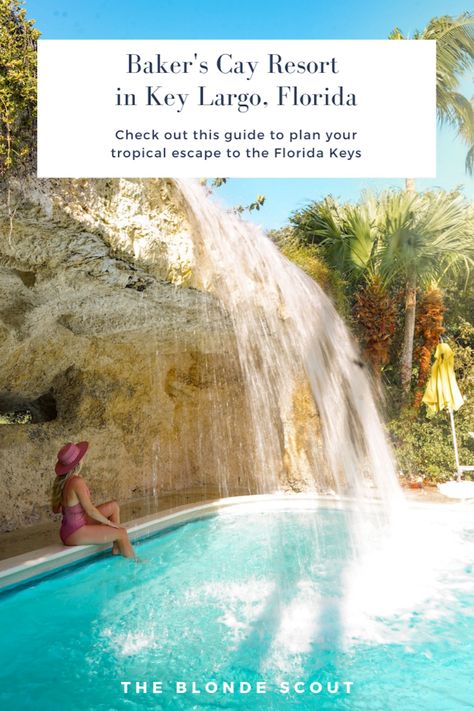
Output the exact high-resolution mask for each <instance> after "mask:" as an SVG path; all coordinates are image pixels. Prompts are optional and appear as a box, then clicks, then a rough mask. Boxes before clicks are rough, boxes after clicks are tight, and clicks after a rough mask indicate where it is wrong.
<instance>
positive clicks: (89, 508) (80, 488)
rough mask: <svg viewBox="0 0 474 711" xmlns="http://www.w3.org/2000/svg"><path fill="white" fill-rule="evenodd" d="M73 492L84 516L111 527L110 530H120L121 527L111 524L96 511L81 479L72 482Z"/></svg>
mask: <svg viewBox="0 0 474 711" xmlns="http://www.w3.org/2000/svg"><path fill="white" fill-rule="evenodd" d="M73 491H74V493H75V494H76V496H77V498H78V499H79V501H80V502H81V506H82V508H83V509H84V511H85V512H86V514H87V515H88V516H90V517H91V518H93V519H94V521H98V522H99V523H104V524H105V525H106V526H111V527H112V528H121V526H118V525H117V524H116V523H112V521H109V519H108V518H106V517H105V516H104V515H103V514H101V513H100V511H99V510H98V509H96V507H95V506H94V504H93V503H92V501H91V497H90V496H89V490H88V488H87V485H86V483H85V481H84V480H83V479H79V477H78V481H76V482H74V484H73Z"/></svg>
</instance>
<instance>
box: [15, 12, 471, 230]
mask: <svg viewBox="0 0 474 711" xmlns="http://www.w3.org/2000/svg"><path fill="white" fill-rule="evenodd" d="M26 7H27V11H28V15H29V17H31V18H34V19H36V21H37V26H38V29H39V30H40V31H41V32H42V35H43V37H44V38H46V39H158V38H159V39H219V38H222V39H280V38H281V39H384V38H386V37H387V35H388V33H389V32H390V30H391V29H392V28H393V27H395V26H399V27H400V28H401V29H402V30H403V32H404V33H412V32H413V31H414V30H415V29H417V28H419V29H421V28H423V27H424V25H425V24H426V22H427V21H428V20H429V19H430V18H431V17H435V16H439V15H458V14H460V13H461V12H463V11H464V10H466V9H467V7H468V5H467V4H466V3H465V2H456V1H455V0H394V2H392V3H390V4H389V5H388V4H385V3H382V2H380V0H378V1H376V0H370V1H368V0H366V1H365V2H364V3H361V2H359V3H356V2H346V1H345V0H340V1H339V2H337V3H332V4H329V3H326V2H324V3H322V2H318V0H304V1H301V0H300V1H298V0H293V2H278V0H275V1H274V2H272V3H269V2H263V1H262V2H255V0H252V2H250V1H249V0H240V1H239V2H232V0H230V1H229V0H220V1H219V2H216V1H213V2H210V1H207V2H206V1H205V0H201V1H199V0H191V1H189V0H179V2H177V1H176V0H134V2H130V1H128V2H124V1H123V0H102V1H100V0H96V1H95V2H94V1H93V0H70V1H69V2H59V1H58V0H26ZM473 81H474V78H473V77H470V78H466V79H465V80H464V81H463V90H464V91H465V93H466V94H467V95H468V96H471V95H472V94H474V83H473ZM388 138H389V137H388ZM465 153H466V149H465V147H464V145H463V144H462V143H461V142H460V141H459V140H458V139H457V138H456V136H455V133H454V132H453V131H452V130H451V129H449V128H443V129H440V130H439V131H438V167H437V178H436V180H420V181H418V187H419V188H427V187H432V186H440V187H444V188H453V187H455V186H460V185H462V186H463V189H464V192H465V194H466V195H467V196H468V197H469V198H471V199H474V179H473V178H469V177H468V176H467V175H466V174H465V172H464V157H465ZM389 185H395V186H401V185H402V182H401V181H397V180H392V181H390V180H367V179H361V180H355V179H346V180H344V179H332V180H329V179H318V180H306V179H305V180H294V179H293V180H285V179H274V180H271V179H239V180H237V179H233V180H230V181H229V183H228V184H227V185H225V186H223V187H222V188H219V191H218V193H217V194H218V196H219V198H220V199H221V200H222V201H224V202H225V203H227V204H230V205H233V204H248V203H250V202H252V201H253V200H254V199H255V196H256V195H257V194H258V193H259V194H263V195H265V196H266V204H265V206H264V208H263V209H262V210H261V211H260V212H259V213H253V214H252V217H251V219H253V220H255V221H256V222H258V223H260V224H262V225H263V226H264V227H267V228H268V227H279V226H281V225H284V224H285V223H286V222H287V220H288V216H289V214H290V213H291V212H292V211H293V210H295V209H297V208H299V207H301V206H303V205H305V204H306V203H307V202H308V201H309V200H312V199H316V198H318V197H322V196H323V195H326V194H328V193H332V194H333V195H336V196H339V197H341V198H342V199H357V197H358V196H359V194H360V191H361V190H362V189H364V188H367V187H371V188H374V189H381V188H383V187H386V186H389Z"/></svg>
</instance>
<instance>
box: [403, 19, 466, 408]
mask: <svg viewBox="0 0 474 711" xmlns="http://www.w3.org/2000/svg"><path fill="white" fill-rule="evenodd" d="M389 38H390V39H395V40H400V39H405V36H404V35H403V33H402V32H401V30H400V29H399V28H398V27H396V28H395V29H394V30H393V31H392V32H391V34H390V35H389ZM413 39H415V40H418V39H420V40H436V107H437V114H438V120H439V123H440V124H441V125H443V124H449V125H451V126H453V127H454V128H455V129H456V131H457V133H458V135H459V136H460V138H461V139H462V140H463V141H464V142H465V143H467V146H468V152H467V155H466V162H465V167H466V171H467V172H468V173H469V174H470V175H472V172H473V169H474V104H473V100H472V99H471V100H469V99H468V98H466V97H465V96H464V95H463V94H461V93H460V92H459V82H460V79H461V77H462V76H463V75H464V74H465V73H466V72H469V70H470V69H472V67H473V66H474V17H473V15H472V14H471V13H469V12H465V13H463V14H462V15H459V17H449V16H447V15H445V16H443V17H435V18H433V19H432V20H430V21H429V22H428V24H427V25H426V27H425V29H424V30H422V31H421V32H418V31H417V32H415V33H414V35H413ZM405 187H406V190H407V192H409V193H414V192H415V180H414V179H413V178H407V179H406V181H405ZM408 277H409V278H408V281H407V284H406V296H405V336H404V339H403V351H402V356H401V378H402V387H403V390H404V392H405V394H406V395H407V394H408V393H409V391H410V384H411V371H412V362H413V341H414V336H415V312H416V286H415V287H414V284H416V275H415V274H414V273H413V271H411V272H410V273H409V274H408Z"/></svg>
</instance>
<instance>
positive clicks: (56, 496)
mask: <svg viewBox="0 0 474 711" xmlns="http://www.w3.org/2000/svg"><path fill="white" fill-rule="evenodd" d="M81 469H82V459H81V461H80V462H79V464H76V466H75V467H74V469H71V471H70V472H67V473H66V474H63V475H62V476H56V479H55V480H54V484H53V491H52V494H51V505H52V507H53V511H55V510H57V509H58V508H59V506H60V504H61V503H62V500H63V492H64V487H65V486H66V482H67V481H69V479H72V477H73V476H76V474H79V472H80V471H81Z"/></svg>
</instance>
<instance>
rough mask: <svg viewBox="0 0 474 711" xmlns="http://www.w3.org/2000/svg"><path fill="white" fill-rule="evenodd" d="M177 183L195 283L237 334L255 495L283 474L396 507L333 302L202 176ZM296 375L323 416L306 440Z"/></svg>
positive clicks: (370, 404)
mask: <svg viewBox="0 0 474 711" xmlns="http://www.w3.org/2000/svg"><path fill="white" fill-rule="evenodd" d="M176 182H177V185H178V187H179V190H180V192H181V193H182V195H183V196H184V199H185V209H186V211H187V213H188V218H189V221H190V223H191V226H192V231H193V240H194V244H195V249H196V260H195V261H196V264H195V270H196V273H195V275H194V276H195V283H196V284H197V285H198V286H199V287H200V288H202V289H204V290H206V291H209V292H211V293H213V294H215V296H216V297H217V298H218V300H219V301H220V303H221V305H222V306H223V308H224V309H225V311H226V313H227V315H228V317H229V319H230V321H231V324H232V329H233V332H234V333H235V338H236V346H237V351H238V358H239V364H240V369H241V373H242V380H243V387H244V390H245V394H246V400H247V402H248V407H247V412H245V413H243V416H245V417H247V418H249V422H250V430H251V432H252V436H253V442H252V454H253V460H252V469H253V475H254V477H255V481H256V488H257V491H256V492H255V491H253V492H252V493H273V492H276V491H278V490H279V489H280V485H281V480H282V479H283V480H285V477H287V478H288V476H289V477H290V478H293V479H294V480H296V481H298V480H299V481H300V482H304V483H305V484H306V488H307V489H311V488H312V489H313V491H317V492H323V493H326V492H328V491H334V492H336V493H338V494H341V495H349V496H351V497H355V498H356V499H363V498H366V497H370V498H373V497H376V498H378V499H380V500H382V501H383V502H384V503H385V511H386V512H387V511H389V510H392V509H393V507H394V505H395V504H396V503H400V501H401V495H400V489H399V486H398V482H397V479H396V474H395V470H394V464H393V460H392V456H391V452H390V448H389V446H388V444H387V441H386V437H385V432H384V428H383V425H382V423H381V421H380V418H379V416H378V413H377V410H376V407H375V404H374V399H373V396H372V392H371V386H370V383H369V379H368V377H367V375H366V369H365V368H363V367H361V364H360V359H359V354H358V352H357V349H356V347H355V345H354V343H353V340H352V338H351V337H350V335H349V333H348V330H347V328H346V327H345V325H344V323H343V321H342V319H341V318H340V317H339V316H338V314H337V312H336V310H335V309H334V307H333V305H332V304H331V302H330V300H329V299H328V297H327V296H326V295H325V294H324V293H323V291H322V290H321V288H320V287H319V286H318V285H317V284H316V283H315V282H314V281H313V280H312V279H311V278H310V277H308V276H307V275H306V274H305V273H304V272H303V271H301V270H300V269H299V268H298V267H297V266H295V265H294V264H292V263H291V262H290V261H289V260H287V259H286V258H285V257H283V256H282V255H281V253H280V252H279V251H278V249H277V248H276V247H275V245H274V244H273V243H272V242H271V241H270V240H269V239H268V238H267V237H266V236H265V235H264V233H263V232H262V231H261V230H260V229H259V228H257V227H256V226H254V225H251V224H249V223H247V222H245V221H243V220H242V219H240V217H238V216H237V215H234V214H230V213H228V212H224V211H223V210H222V209H221V208H219V207H218V206H217V205H215V204H214V203H213V202H211V201H210V200H209V199H208V197H207V195H206V194H205V191H204V190H203V188H202V187H201V186H200V185H199V184H198V183H194V182H190V181H176ZM302 383H306V384H308V383H309V386H310V388H311V393H312V397H313V399H314V403H315V409H316V411H317V413H318V415H319V421H318V417H315V418H314V423H313V431H311V428H310V427H308V428H307V434H306V439H305V443H304V446H301V443H299V442H298V432H297V431H296V427H295V416H294V398H295V393H296V392H297V389H298V387H300V386H301V384H302ZM308 432H309V434H308ZM321 443H322V447H321ZM232 445H233V443H232V442H228V443H227V446H228V447H232ZM223 446H225V442H224V443H223ZM224 490H225V487H224Z"/></svg>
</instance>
